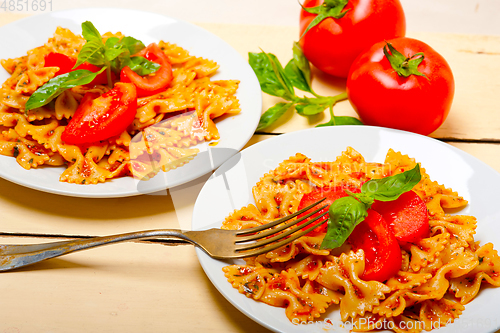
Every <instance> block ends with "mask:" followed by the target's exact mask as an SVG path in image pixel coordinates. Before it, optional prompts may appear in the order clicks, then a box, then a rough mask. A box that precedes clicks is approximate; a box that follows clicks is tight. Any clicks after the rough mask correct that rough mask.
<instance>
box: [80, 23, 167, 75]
mask: <svg viewBox="0 0 500 333" xmlns="http://www.w3.org/2000/svg"><path fill="white" fill-rule="evenodd" d="M82 36H83V38H85V40H86V41H87V43H85V45H83V47H82V49H81V51H80V53H79V54H78V59H77V61H76V64H75V67H74V68H76V67H78V66H79V65H81V64H83V63H84V62H88V63H90V64H92V65H96V66H106V67H107V68H108V83H109V82H111V71H114V72H115V73H119V72H120V71H121V70H122V68H123V67H125V66H129V67H130V68H131V69H132V70H133V71H134V72H136V73H137V74H139V75H142V76H143V75H147V74H151V73H154V72H156V71H157V70H158V69H159V68H160V65H159V64H157V63H155V62H152V61H149V60H147V59H146V58H143V57H131V56H132V55H133V54H135V53H137V52H139V51H140V50H142V49H144V48H145V47H146V46H145V45H144V44H143V43H142V42H141V41H140V40H138V39H135V38H133V37H130V36H125V37H123V38H121V39H120V38H118V37H110V38H108V39H107V40H106V43H104V42H103V41H102V36H101V34H100V33H99V31H98V30H97V29H96V28H95V27H94V25H93V24H92V22H90V21H86V22H83V23H82Z"/></svg>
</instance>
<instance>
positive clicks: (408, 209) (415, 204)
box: [371, 191, 429, 248]
mask: <svg viewBox="0 0 500 333" xmlns="http://www.w3.org/2000/svg"><path fill="white" fill-rule="evenodd" d="M371 208H372V209H373V210H375V211H377V212H378V213H379V214H381V215H382V216H383V217H384V219H385V220H386V221H387V223H389V225H390V226H391V228H392V230H393V232H394V235H395V236H396V239H397V240H398V242H399V245H401V247H403V248H409V246H410V245H411V243H415V242H417V241H419V240H420V239H422V238H426V237H429V216H428V214H427V206H426V205H425V202H424V201H423V200H422V199H420V197H419V196H418V195H417V194H416V193H415V192H413V191H408V192H405V193H403V194H401V195H400V196H399V198H398V199H396V200H394V201H375V202H374V203H373V205H372V207H371Z"/></svg>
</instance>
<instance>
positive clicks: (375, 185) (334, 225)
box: [321, 164, 422, 249]
mask: <svg viewBox="0 0 500 333" xmlns="http://www.w3.org/2000/svg"><path fill="white" fill-rule="evenodd" d="M421 178H422V176H421V174H420V166H419V165H418V164H417V165H416V166H415V167H414V168H413V169H411V170H408V171H405V172H403V173H400V174H397V175H394V176H390V177H386V178H381V179H371V180H369V181H367V182H366V183H364V184H363V185H362V186H361V193H353V192H350V191H347V190H346V193H347V194H349V196H348V197H343V198H340V199H337V200H335V201H334V202H333V203H332V204H331V205H330V209H329V211H328V213H329V215H330V219H329V220H328V229H327V232H326V235H325V238H324V239H323V242H322V243H321V248H322V249H335V248H337V247H339V246H341V245H342V244H344V242H345V241H346V240H347V238H348V237H349V235H350V234H351V233H352V231H353V230H354V228H355V227H356V226H357V225H358V224H359V223H361V222H362V221H363V220H364V219H365V218H366V217H367V216H368V209H369V208H370V207H371V205H372V204H373V202H374V201H375V200H379V201H393V200H396V199H397V198H399V196H400V195H401V194H403V193H405V192H408V191H410V190H411V189H412V188H413V187H414V186H415V185H417V184H418V182H419V181H420V179H421Z"/></svg>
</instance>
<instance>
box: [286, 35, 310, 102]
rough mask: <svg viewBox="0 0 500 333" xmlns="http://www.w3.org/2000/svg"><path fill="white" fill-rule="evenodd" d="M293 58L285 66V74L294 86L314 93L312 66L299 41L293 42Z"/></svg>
mask: <svg viewBox="0 0 500 333" xmlns="http://www.w3.org/2000/svg"><path fill="white" fill-rule="evenodd" d="M292 49H293V58H292V59H291V60H290V61H289V62H288V64H287V65H286V67H285V74H286V75H287V77H288V78H289V79H290V82H291V83H292V84H293V86H294V87H296V88H298V89H300V90H302V91H307V92H310V93H312V88H311V67H310V65H309V61H308V60H307V58H306V57H305V56H304V53H303V52H302V48H301V47H300V45H299V43H297V42H294V43H293V48H292Z"/></svg>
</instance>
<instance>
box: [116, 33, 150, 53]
mask: <svg viewBox="0 0 500 333" xmlns="http://www.w3.org/2000/svg"><path fill="white" fill-rule="evenodd" d="M145 47H146V46H145V45H144V43H143V42H141V41H140V40H138V39H135V38H134V37H130V36H125V37H123V38H122V39H120V40H119V41H118V42H117V43H116V44H115V45H114V48H121V49H127V50H128V51H129V52H130V54H131V55H134V54H136V53H137V52H139V51H140V50H142V49H144V48H145Z"/></svg>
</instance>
